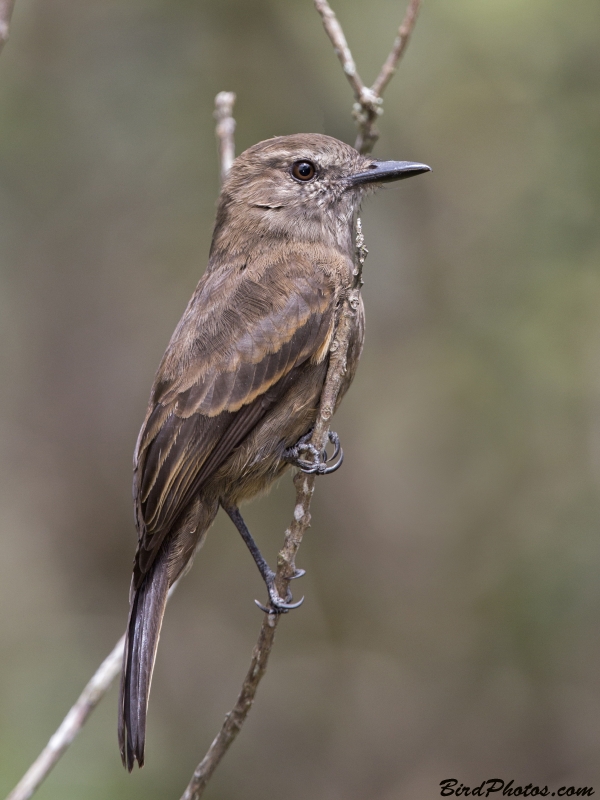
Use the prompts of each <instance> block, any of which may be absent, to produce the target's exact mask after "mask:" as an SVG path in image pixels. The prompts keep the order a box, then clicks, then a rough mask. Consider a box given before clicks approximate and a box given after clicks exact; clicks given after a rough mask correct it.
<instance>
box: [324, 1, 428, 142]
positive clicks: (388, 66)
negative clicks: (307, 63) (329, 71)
mask: <svg viewBox="0 0 600 800" xmlns="http://www.w3.org/2000/svg"><path fill="white" fill-rule="evenodd" d="M420 5H421V0H410V2H409V5H408V8H407V10H406V14H405V15H404V19H403V20H402V24H401V25H400V27H399V29H398V35H397V36H396V41H395V42H394V46H393V47H392V50H391V52H390V54H389V56H388V57H387V59H386V60H385V63H384V65H383V66H382V68H381V71H380V73H379V75H378V76H377V79H376V80H375V83H374V84H373V85H372V86H371V87H368V86H366V85H365V83H364V82H363V80H362V78H361V77H360V75H359V74H358V70H357V69H356V64H355V63H354V59H353V58H352V53H351V52H350V48H349V47H348V42H347V41H346V37H345V35H344V31H343V30H342V26H341V25H340V23H339V22H338V20H337V17H336V16H335V14H334V13H333V11H332V9H331V7H330V5H329V3H328V2H327V0H315V8H316V9H317V11H318V12H319V14H320V15H321V19H322V20H323V27H324V28H325V31H326V33H327V35H328V36H329V38H330V40H331V43H332V45H333V49H334V50H335V52H336V55H337V57H338V58H339V60H340V62H341V64H342V68H343V70H344V74H345V75H346V77H347V78H348V82H349V83H350V86H351V87H352V90H353V91H354V97H355V98H356V103H355V104H354V108H353V109H352V116H353V117H354V120H355V122H356V125H357V127H358V136H357V137H356V142H355V143H354V147H355V148H356V149H357V150H358V151H359V153H363V154H365V153H370V152H371V150H372V149H373V147H374V145H375V142H376V141H377V140H378V139H379V131H378V130H377V128H376V126H375V122H376V120H377V117H379V116H380V115H381V114H382V113H383V99H382V94H383V91H384V89H385V88H386V86H387V85H388V83H389V82H390V80H391V79H392V77H393V75H394V73H395V72H396V68H397V66H398V62H399V61H400V59H401V58H402V56H403V55H404V51H405V50H406V47H407V45H408V41H409V39H410V35H411V33H412V31H413V28H414V26H415V22H416V21H417V14H418V13H419V7H420Z"/></svg>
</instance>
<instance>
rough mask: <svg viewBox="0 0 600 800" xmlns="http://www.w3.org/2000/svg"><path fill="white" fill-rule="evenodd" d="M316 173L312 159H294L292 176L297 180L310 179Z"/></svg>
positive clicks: (304, 180)
mask: <svg viewBox="0 0 600 800" xmlns="http://www.w3.org/2000/svg"><path fill="white" fill-rule="evenodd" d="M316 174H317V170H316V168H315V165H314V164H313V163H312V161H295V162H294V163H293V164H292V177H293V178H295V179H296V180H297V181H302V182H306V181H310V180H311V179H312V178H314V177H315V175H316Z"/></svg>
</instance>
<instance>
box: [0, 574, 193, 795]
mask: <svg viewBox="0 0 600 800" xmlns="http://www.w3.org/2000/svg"><path fill="white" fill-rule="evenodd" d="M178 585H179V580H177V581H175V583H174V584H173V586H171V588H170V589H169V594H168V595H167V602H169V600H170V599H171V597H172V595H173V592H174V591H175V589H177V586H178ZM124 643H125V636H124V635H123V636H121V638H120V639H119V641H118V642H117V643H116V645H115V646H114V647H113V649H112V650H111V652H110V654H109V655H108V656H107V657H106V658H105V659H104V661H103V662H102V663H101V664H100V666H99V667H98V669H97V670H96V672H95V673H94V675H93V676H92V678H91V679H90V681H89V682H88V684H87V686H86V687H85V689H84V690H83V692H82V693H81V694H80V695H79V697H78V698H77V701H76V702H75V704H74V705H73V706H72V708H71V710H70V711H69V713H68V714H67V716H66V717H65V718H64V719H63V721H62V722H61V724H60V725H59V727H58V728H57V729H56V733H54V734H53V735H52V736H51V737H50V741H49V742H48V744H47V745H46V747H44V749H43V750H42V752H41V753H40V754H39V756H38V757H37V758H36V760H35V761H34V762H33V764H32V765H31V766H30V767H29V769H28V770H27V772H26V773H25V775H23V777H22V778H21V780H20V781H19V783H18V784H17V785H16V786H15V788H14V789H13V790H12V792H11V793H10V794H9V795H8V797H7V798H6V800H28V798H30V797H31V796H32V795H33V794H34V793H35V792H36V791H37V789H39V787H40V786H41V784H42V783H43V781H44V780H45V779H46V778H47V776H48V774H49V773H50V771H51V770H52V768H53V767H54V765H55V764H56V762H57V761H58V760H59V759H60V758H61V756H63V755H64V753H65V752H66V751H67V750H68V748H69V746H70V745H71V744H72V743H73V740H74V739H75V737H76V736H77V734H78V733H79V731H80V730H81V729H82V728H83V726H84V725H85V723H86V722H87V719H88V717H89V716H90V714H91V713H92V711H93V710H94V709H95V708H96V706H97V705H98V703H99V702H100V700H102V698H103V697H104V695H105V694H106V693H107V692H108V690H109V689H110V687H111V686H112V684H113V681H114V680H115V678H116V677H117V676H118V675H119V674H120V672H121V666H122V664H123V645H124Z"/></svg>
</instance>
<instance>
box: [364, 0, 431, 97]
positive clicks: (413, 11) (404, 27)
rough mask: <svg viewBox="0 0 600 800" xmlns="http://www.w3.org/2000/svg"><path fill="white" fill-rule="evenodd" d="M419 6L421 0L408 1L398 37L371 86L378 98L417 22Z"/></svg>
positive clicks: (391, 75) (394, 69)
mask: <svg viewBox="0 0 600 800" xmlns="http://www.w3.org/2000/svg"><path fill="white" fill-rule="evenodd" d="M420 6H421V0H410V3H409V4H408V8H407V9H406V14H405V15H404V19H403V20H402V24H401V25H400V27H399V28H398V36H396V41H395V42H394V46H393V47H392V51H391V53H390V54H389V56H388V57H387V59H386V61H385V64H384V65H383V67H382V68H381V72H380V73H379V75H378V76H377V80H376V81H375V83H374V84H373V86H371V91H372V92H374V93H375V94H376V95H378V96H379V97H381V95H382V94H383V91H384V89H385V87H386V86H387V85H388V83H389V82H390V81H391V79H392V78H393V77H394V73H395V72H396V68H397V66H398V62H399V61H400V59H401V58H402V56H403V55H404V51H405V50H406V47H407V45H408V41H409V39H410V35H411V33H412V31H413V28H414V27H415V22H416V21H417V14H418V13H419V8H420Z"/></svg>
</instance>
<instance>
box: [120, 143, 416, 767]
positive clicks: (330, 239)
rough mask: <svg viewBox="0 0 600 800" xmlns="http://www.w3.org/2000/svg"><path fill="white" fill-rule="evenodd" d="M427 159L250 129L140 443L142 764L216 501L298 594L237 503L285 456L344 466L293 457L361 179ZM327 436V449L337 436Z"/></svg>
mask: <svg viewBox="0 0 600 800" xmlns="http://www.w3.org/2000/svg"><path fill="white" fill-rule="evenodd" d="M428 170H429V167H427V166H425V165H424V164H416V163H412V162H408V161H383V162H382V161H375V160H374V159H373V158H370V157H365V156H362V155H360V154H359V153H358V152H357V151H356V150H354V149H353V148H352V147H350V146H349V145H347V144H344V143H343V142H340V141H338V140H337V139H332V138H331V137H329V136H322V135H319V134H298V135H295V136H279V137H276V138H274V139H269V140H267V141H264V142H260V143H259V144H256V145H254V147H251V148H250V149H249V150H246V152H245V153H242V155H240V156H239V157H238V158H237V159H236V160H235V161H234V163H233V165H232V167H231V170H230V172H229V175H228V176H227V179H226V180H225V182H224V185H223V188H222V191H221V196H220V198H219V203H218V210H217V218H216V223H215V229H214V233H213V239H212V245H211V249H210V257H209V261H208V267H207V269H206V272H205V273H204V275H203V277H202V278H201V280H200V283H199V284H198V286H197V288H196V291H195V292H194V295H193V297H192V299H191V300H190V302H189V304H188V307H187V308H186V310H185V312H184V315H183V317H182V318H181V321H180V322H179V324H178V326H177V328H176V329H175V333H174V334H173V336H172V338H171V341H170V343H169V346H168V347H167V351H166V353H165V355H164V357H163V359H162V361H161V364H160V366H159V368H158V372H157V374H156V378H155V380H154V385H153V387H152V392H151V395H150V402H149V405H148V411H147V413H146V419H145V420H144V424H143V425H142V429H141V431H140V435H139V438H138V442H137V445H136V449H135V454H134V481H133V493H134V501H135V518H136V525H137V530H138V547H137V552H136V555H135V561H134V568H133V578H132V582H131V592H130V612H129V621H128V625H127V640H126V644H125V653H124V660H123V673H122V681H121V695H120V717H119V744H120V748H121V756H122V759H123V763H124V764H125V766H126V767H127V768H128V769H129V770H131V769H132V768H133V765H134V762H135V760H136V759H137V761H138V764H139V765H140V767H141V766H142V765H143V763H144V742H145V735H146V734H145V730H146V710H147V705H148V695H149V691H150V681H151V677H152V670H153V666H154V660H155V657H156V648H157V645H158V637H159V634H160V628H161V623H162V618H163V614H164V610H165V603H166V599H167V592H168V590H169V587H170V586H171V585H172V584H173V583H174V582H175V581H176V580H177V578H179V577H180V576H181V575H182V574H183V573H184V572H185V570H186V569H187V568H189V566H190V565H191V562H192V559H193V556H194V553H195V552H196V550H197V549H198V547H199V546H200V545H201V544H202V542H203V540H204V537H205V536H206V532H207V530H208V528H209V527H210V525H211V523H212V521H213V520H214V518H215V516H216V514H217V511H218V509H219V506H222V508H224V509H225V511H226V512H227V514H228V515H229V516H230V517H231V519H232V521H233V522H234V524H235V526H236V527H237V529H238V530H239V532H240V533H241V535H242V537H243V539H244V541H245V542H246V544H247V545H248V548H249V549H250V552H251V553H252V556H253V557H254V560H255V561H256V563H257V566H258V568H259V570H260V572H261V574H262V576H263V578H264V580H265V583H266V585H267V589H268V592H269V605H270V608H271V610H273V611H275V612H285V611H287V610H289V609H290V608H294V607H296V606H297V605H299V604H298V603H296V604H292V603H291V602H289V601H290V600H291V597H288V598H282V597H279V595H278V593H277V590H276V588H275V584H274V574H273V572H272V571H271V569H270V568H269V566H268V565H267V563H266V562H265V560H264V559H263V557H262V556H261V554H260V552H259V550H258V547H257V546H256V544H255V543H254V540H253V539H252V536H251V535H250V532H249V531H248V529H247V527H246V525H245V523H244V520H243V519H242V517H241V515H240V512H239V510H238V505H239V503H240V502H241V501H242V500H247V499H248V498H251V497H254V496H255V495H257V494H258V493H260V492H264V491H265V490H266V489H268V488H269V486H270V485H271V484H272V483H273V482H274V481H275V480H277V478H278V477H279V476H280V475H281V474H282V473H283V471H284V470H285V469H286V468H287V467H288V466H290V464H295V465H296V466H299V467H300V468H301V469H305V470H307V471H315V472H318V473H321V474H322V473H325V472H328V471H331V470H332V469H335V468H337V466H339V463H340V460H338V462H337V463H335V464H333V465H330V466H327V457H326V455H325V454H321V455H320V458H318V460H317V463H316V464H315V465H314V466H311V465H310V464H309V463H308V462H307V461H306V460H305V459H303V458H302V455H303V454H304V453H305V452H306V445H305V444H304V442H305V441H306V437H307V434H309V433H310V431H311V428H312V427H313V425H314V423H315V420H316V415H317V408H318V405H319V398H320V394H321V390H322V387H323V383H324V380H325V374H326V372H327V366H328V361H329V346H330V343H331V341H332V337H333V335H334V329H335V320H336V314H335V312H336V308H337V307H338V306H339V303H340V302H341V300H342V299H343V296H344V292H345V290H346V289H347V287H349V285H350V283H351V276H352V271H353V268H354V264H353V251H354V229H355V220H356V215H357V212H358V209H359V206H360V203H361V199H362V197H363V194H364V193H365V190H366V189H368V188H370V187H375V186H377V185H378V184H381V183H385V182H388V181H394V180H398V179H400V178H407V177H409V176H411V175H418V174H420V173H422V172H426V171H428ZM363 319H364V318H363V311H362V306H361V308H360V310H359V313H358V314H357V315H356V324H355V329H354V331H353V334H352V337H351V341H350V347H349V353H348V370H347V374H346V376H345V380H344V384H343V386H342V389H341V392H340V399H341V397H342V396H343V394H344V393H345V392H346V390H347V389H348V386H349V385H350V383H351V381H352V378H353V377H354V373H355V370H356V366H357V363H358V359H359V357H360V353H361V349H362V343H363V330H364V325H363ZM332 441H334V443H335V444H336V453H334V456H337V454H338V452H339V443H338V442H337V438H336V437H335V434H334V435H332ZM313 455H315V454H314V453H313ZM316 455H317V456H318V455H319V454H316ZM332 458H333V457H332ZM301 574H302V572H301V571H299V572H298V574H297V576H296V577H299V576H300V575H301Z"/></svg>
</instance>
